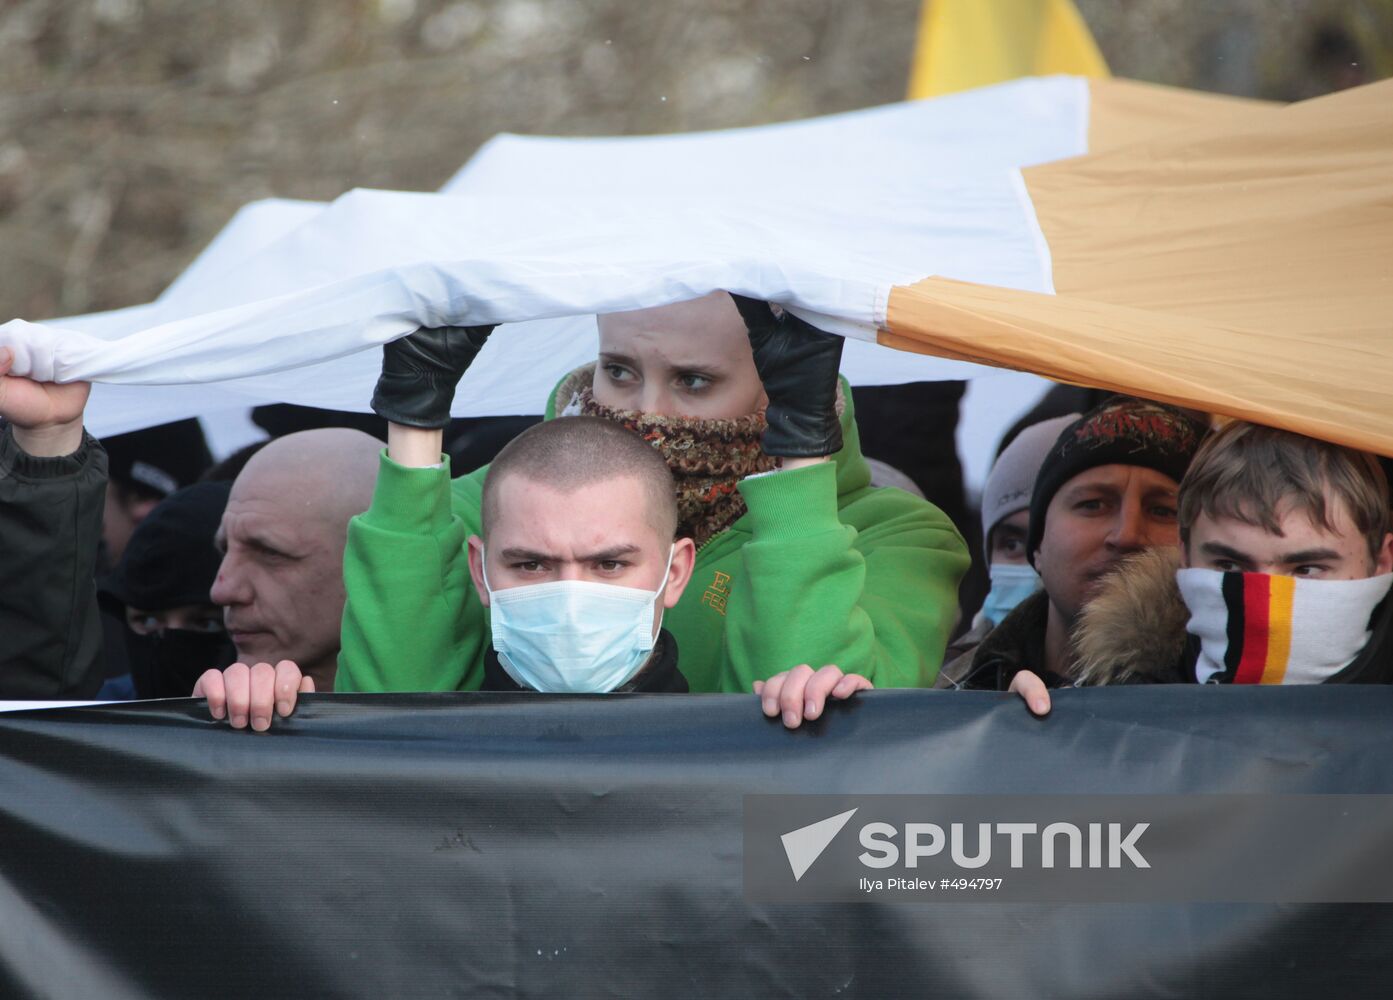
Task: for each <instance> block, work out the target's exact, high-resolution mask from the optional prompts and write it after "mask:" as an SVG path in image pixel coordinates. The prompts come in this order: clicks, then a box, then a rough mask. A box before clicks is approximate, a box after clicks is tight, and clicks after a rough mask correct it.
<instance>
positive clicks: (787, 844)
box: [779, 807, 859, 882]
mask: <svg viewBox="0 0 1393 1000" xmlns="http://www.w3.org/2000/svg"><path fill="white" fill-rule="evenodd" d="M858 808H859V807H858ZM854 815H856V810H855V809H848V810H847V811H846V812H844V813H838V814H837V815H835V816H829V817H827V819H820V820H818V821H817V822H816V823H812V824H809V825H808V826H800V827H799V828H798V829H797V830H791V831H789V832H788V833H786V834H784V835H783V836H782V837H780V838H779V839H780V840H782V841H783V842H784V853H785V854H787V855H788V866H789V867H790V868H792V869H793V881H795V882H797V881H798V880H799V879H801V878H802V877H803V874H804V873H805V872H806V871H807V870H808V869H809V868H811V867H812V866H813V862H814V861H816V860H817V859H818V858H820V857H822V852H823V851H825V850H827V845H828V844H830V843H832V841H833V839H834V838H835V837H836V836H837V834H839V833H840V832H841V830H842V827H844V826H846V824H847V820H849V819H851V817H852V816H854Z"/></svg>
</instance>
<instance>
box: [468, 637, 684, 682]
mask: <svg viewBox="0 0 1393 1000" xmlns="http://www.w3.org/2000/svg"><path fill="white" fill-rule="evenodd" d="M479 690H481V691H529V690H531V689H530V688H525V687H523V686H522V685H521V684H519V683H518V682H517V681H515V680H513V679H512V678H511V677H510V676H508V671H506V670H504V669H503V664H501V663H499V662H498V653H497V652H496V651H495V650H494V649H493V648H492V647H490V648H489V651H488V652H487V653H486V654H484V682H483V684H481V685H480V686H479ZM687 691H688V687H687V678H685V677H683V676H682V672H681V671H680V670H678V669H677V640H676V639H674V638H673V637H672V633H671V632H669V631H668V630H667V629H659V630H658V641H657V643H656V644H655V645H654V646H653V652H652V654H651V655H650V656H649V657H648V662H647V663H646V664H645V665H644V667H643V669H642V670H640V671H639V672H638V675H637V676H635V677H634V679H633V680H631V681H629V683H627V684H625V685H624V686H623V687H621V688H619V689H618V690H617V691H615V692H614V693H615V694H627V693H636V694H686V693H687Z"/></svg>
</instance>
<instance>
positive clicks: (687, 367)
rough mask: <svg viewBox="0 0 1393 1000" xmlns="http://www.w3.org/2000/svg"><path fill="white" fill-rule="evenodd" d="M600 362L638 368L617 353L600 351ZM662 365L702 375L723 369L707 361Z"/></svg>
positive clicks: (633, 361)
mask: <svg viewBox="0 0 1393 1000" xmlns="http://www.w3.org/2000/svg"><path fill="white" fill-rule="evenodd" d="M599 358H600V361H601V362H606V361H608V362H610V363H612V364H620V365H628V366H629V367H630V368H637V367H639V363H638V361H637V360H635V359H634V358H632V357H630V356H629V355H627V354H621V353H620V352H618V351H601V352H600V354H599ZM664 363H665V364H666V365H667V366H668V367H669V368H671V369H673V370H674V371H684V372H685V371H691V372H701V373H702V374H712V375H715V374H719V373H720V372H721V371H723V370H724V369H723V368H722V366H721V365H719V364H713V363H712V362H711V361H710V360H709V359H703V360H701V361H682V360H680V359H673V358H665V359H664Z"/></svg>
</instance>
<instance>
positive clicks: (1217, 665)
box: [1175, 569, 1393, 684]
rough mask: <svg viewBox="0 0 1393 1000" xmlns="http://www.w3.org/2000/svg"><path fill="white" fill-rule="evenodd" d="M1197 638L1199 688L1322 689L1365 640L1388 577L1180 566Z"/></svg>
mask: <svg viewBox="0 0 1393 1000" xmlns="http://www.w3.org/2000/svg"><path fill="white" fill-rule="evenodd" d="M1175 578H1176V582H1177V583H1178V584H1179V585H1180V593H1181V596H1182V597H1184V599H1185V605H1186V607H1188V608H1189V609H1190V623H1189V625H1187V626H1186V629H1187V631H1189V632H1190V634H1191V635H1194V636H1196V637H1198V639H1199V640H1200V656H1199V660H1198V662H1197V663H1196V664H1195V680H1197V681H1198V682H1199V683H1201V684H1206V683H1215V684H1322V683H1324V682H1325V681H1328V680H1330V678H1332V677H1334V676H1335V675H1336V674H1338V673H1339V672H1340V671H1341V670H1343V669H1344V668H1345V667H1347V666H1349V665H1350V663H1351V662H1353V660H1354V658H1355V657H1356V656H1358V655H1359V652H1360V650H1362V649H1363V648H1364V646H1365V645H1366V644H1367V643H1368V641H1369V637H1370V635H1372V632H1371V629H1370V620H1371V619H1372V617H1373V614H1374V610H1375V609H1376V608H1377V607H1378V606H1379V605H1380V604H1381V603H1382V602H1383V599H1384V598H1385V597H1387V596H1388V591H1389V588H1390V586H1393V574H1386V575H1384V576H1374V577H1369V578H1368V579H1364V580H1306V579H1299V578H1297V577H1294V576H1268V575H1266V574H1265V573H1220V572H1219V571H1218V570H1212V569H1182V570H1180V571H1178V572H1177V573H1176V575H1175Z"/></svg>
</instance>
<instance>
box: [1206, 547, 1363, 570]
mask: <svg viewBox="0 0 1393 1000" xmlns="http://www.w3.org/2000/svg"><path fill="white" fill-rule="evenodd" d="M1200 551H1201V552H1204V553H1206V554H1207V555H1211V556H1219V557H1221V558H1223V559H1231V560H1233V561H1234V562H1241V563H1248V564H1249V565H1257V560H1256V559H1254V558H1253V557H1252V556H1250V555H1248V554H1247V553H1246V552H1240V551H1238V550H1237V549H1235V548H1230V547H1229V546H1227V545H1224V544H1222V543H1220V542H1205V543H1204V544H1203V545H1201V546H1200ZM1339 558H1340V553H1338V552H1336V551H1335V550H1334V549H1302V550H1301V551H1299V552H1284V553H1282V555H1280V556H1279V557H1278V558H1277V560H1276V561H1277V562H1278V563H1280V564H1281V565H1283V566H1289V565H1291V564H1292V563H1312V562H1333V561H1335V560H1338V559H1339Z"/></svg>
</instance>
